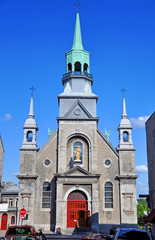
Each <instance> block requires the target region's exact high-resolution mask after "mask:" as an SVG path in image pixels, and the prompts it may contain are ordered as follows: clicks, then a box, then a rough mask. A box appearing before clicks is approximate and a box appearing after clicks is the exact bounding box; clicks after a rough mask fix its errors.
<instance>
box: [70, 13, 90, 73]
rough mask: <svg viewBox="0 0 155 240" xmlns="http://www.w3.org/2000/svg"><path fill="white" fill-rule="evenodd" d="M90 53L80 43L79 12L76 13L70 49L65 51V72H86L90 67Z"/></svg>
mask: <svg viewBox="0 0 155 240" xmlns="http://www.w3.org/2000/svg"><path fill="white" fill-rule="evenodd" d="M89 65H90V53H89V52H87V51H85V50H84V48H83V45H82V36H81V27H80V17H79V12H77V13H76V21H75V30H74V39H73V46H72V49H71V50H70V51H68V52H66V73H71V72H73V73H77V72H78V73H81V74H83V73H87V74H89V71H90V70H89V69H90V66H89Z"/></svg>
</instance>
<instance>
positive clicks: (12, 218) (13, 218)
mask: <svg viewBox="0 0 155 240" xmlns="http://www.w3.org/2000/svg"><path fill="white" fill-rule="evenodd" d="M13 224H15V216H12V217H11V225H13Z"/></svg>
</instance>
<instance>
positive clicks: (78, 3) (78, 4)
mask: <svg viewBox="0 0 155 240" xmlns="http://www.w3.org/2000/svg"><path fill="white" fill-rule="evenodd" d="M81 4H82V3H80V2H79V0H76V3H74V5H76V7H77V12H79V6H80V5H81Z"/></svg>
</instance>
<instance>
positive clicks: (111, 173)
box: [97, 134, 120, 231]
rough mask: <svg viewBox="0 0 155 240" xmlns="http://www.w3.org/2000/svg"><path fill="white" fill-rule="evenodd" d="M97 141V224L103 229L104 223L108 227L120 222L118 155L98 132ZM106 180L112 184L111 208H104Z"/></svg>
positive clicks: (104, 227)
mask: <svg viewBox="0 0 155 240" xmlns="http://www.w3.org/2000/svg"><path fill="white" fill-rule="evenodd" d="M97 142H98V144H97V149H98V152H97V172H98V173H100V174H101V176H100V178H99V189H100V190H99V193H100V209H99V225H100V229H101V230H102V231H103V230H105V229H106V224H107V225H109V227H110V226H112V225H113V224H120V199H119V182H118V180H116V176H117V175H118V172H119V169H118V155H117V154H116V152H115V150H114V149H113V148H112V146H111V147H109V145H108V144H107V141H106V140H105V139H104V138H103V137H102V135H100V134H98V138H97ZM109 144H110V143H109ZM107 159H109V160H110V161H111V164H110V165H109V166H106V165H105V160H107ZM106 182H111V183H112V185H113V208H105V202H104V199H105V196H104V194H105V193H104V185H105V183H106Z"/></svg>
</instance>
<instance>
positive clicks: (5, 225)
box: [1, 213, 8, 230]
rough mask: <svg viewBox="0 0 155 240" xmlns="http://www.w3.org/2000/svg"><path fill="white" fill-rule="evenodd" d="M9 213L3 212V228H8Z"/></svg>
mask: <svg viewBox="0 0 155 240" xmlns="http://www.w3.org/2000/svg"><path fill="white" fill-rule="evenodd" d="M7 222H8V215H7V214H6V213H3V214H2V218H1V230H6V229H7Z"/></svg>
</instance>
